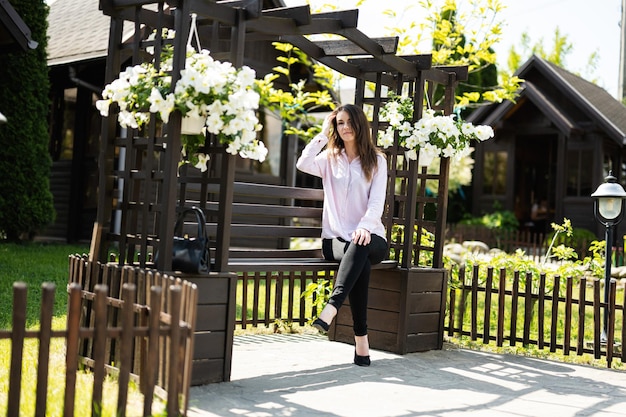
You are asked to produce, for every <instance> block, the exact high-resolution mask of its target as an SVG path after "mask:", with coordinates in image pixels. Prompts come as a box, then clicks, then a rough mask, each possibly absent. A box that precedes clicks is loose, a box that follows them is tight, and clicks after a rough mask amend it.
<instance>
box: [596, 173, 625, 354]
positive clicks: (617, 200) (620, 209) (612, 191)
mask: <svg viewBox="0 0 626 417" xmlns="http://www.w3.org/2000/svg"><path fill="white" fill-rule="evenodd" d="M591 197H593V198H594V214H595V216H596V219H597V220H598V221H599V222H600V223H602V224H603V225H604V226H605V238H606V250H605V256H606V259H605V261H604V305H605V308H604V328H603V330H602V341H603V342H606V340H607V335H608V324H609V286H610V285H609V284H610V282H611V258H612V254H613V231H614V228H615V226H617V224H619V222H621V221H622V218H623V217H624V199H626V191H624V188H623V187H622V186H621V185H620V184H618V182H617V178H615V177H614V176H613V175H612V172H611V171H609V175H608V176H607V177H606V178H605V182H604V183H603V184H600V186H598V188H597V189H596V191H594V193H593V194H591Z"/></svg>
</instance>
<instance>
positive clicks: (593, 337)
mask: <svg viewBox="0 0 626 417" xmlns="http://www.w3.org/2000/svg"><path fill="white" fill-rule="evenodd" d="M603 281H604V280H599V279H592V278H580V279H573V278H571V277H569V278H565V279H563V278H561V277H559V276H554V277H550V278H549V277H547V276H546V275H545V274H541V275H540V276H538V277H537V276H533V275H532V274H531V273H527V274H522V273H520V272H517V271H516V272H514V273H513V274H507V272H506V270H505V269H500V270H499V273H497V274H496V273H495V272H494V268H493V267H487V268H484V269H481V268H479V267H478V266H473V267H472V268H471V273H469V274H466V270H465V269H464V268H461V270H460V273H459V285H455V286H451V287H450V289H449V299H448V309H447V317H446V327H445V329H446V331H447V334H448V335H449V336H469V337H470V338H471V340H473V341H482V343H484V344H489V343H493V342H495V343H496V345H497V346H500V347H501V346H504V345H505V342H508V344H509V345H510V346H516V345H518V344H521V345H523V346H531V345H535V346H536V347H537V348H538V349H549V351H550V352H557V351H561V352H562V353H563V354H564V355H570V354H571V353H575V354H577V355H583V354H591V355H593V357H594V358H595V359H601V357H604V358H605V359H606V363H607V367H611V363H612V361H613V360H614V359H619V360H621V362H622V363H626V351H624V350H623V349H621V343H622V342H623V341H624V340H626V326H625V325H624V323H626V298H625V297H624V292H625V288H624V284H620V285H619V287H618V284H617V282H616V281H615V280H614V279H611V280H610V283H609V292H608V303H605V302H604V299H605V292H604V291H605V289H604V283H603ZM605 314H606V325H605ZM605 327H606V329H605ZM604 330H606V332H605V331H604ZM607 346H613V349H607Z"/></svg>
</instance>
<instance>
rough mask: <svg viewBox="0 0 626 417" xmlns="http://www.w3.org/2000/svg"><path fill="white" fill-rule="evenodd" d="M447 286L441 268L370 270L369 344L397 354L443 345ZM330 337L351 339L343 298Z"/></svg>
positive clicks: (331, 338) (445, 276) (349, 341)
mask: <svg viewBox="0 0 626 417" xmlns="http://www.w3.org/2000/svg"><path fill="white" fill-rule="evenodd" d="M446 288H447V271H446V270H445V269H432V268H411V269H400V268H397V269H378V270H377V269H373V270H372V275H371V278H370V285H369V301H368V336H369V343H370V347H371V348H372V349H377V350H384V351H387V352H393V353H398V354H401V355H404V354H406V353H411V352H423V351H427V350H433V349H441V348H442V346H443V333H444V332H443V320H444V317H445V308H446ZM328 338H329V339H330V340H335V341H338V342H345V343H350V344H354V331H353V330H352V313H351V312H350V305H349V302H348V301H347V300H346V303H345V304H344V306H342V307H341V309H340V310H339V314H337V317H336V319H335V320H334V321H333V324H332V325H331V327H330V329H329V332H328Z"/></svg>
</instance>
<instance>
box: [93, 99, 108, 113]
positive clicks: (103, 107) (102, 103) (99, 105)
mask: <svg viewBox="0 0 626 417" xmlns="http://www.w3.org/2000/svg"><path fill="white" fill-rule="evenodd" d="M110 105H111V100H97V101H96V109H98V111H99V112H100V114H101V115H103V116H104V117H108V116H109V106H110Z"/></svg>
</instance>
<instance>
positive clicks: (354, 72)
mask: <svg viewBox="0 0 626 417" xmlns="http://www.w3.org/2000/svg"><path fill="white" fill-rule="evenodd" d="M279 40H280V42H288V43H290V44H292V45H293V46H295V47H297V48H300V49H301V50H302V51H303V52H304V53H305V54H307V55H308V56H309V57H311V58H313V59H315V60H317V61H319V62H321V63H322V64H324V65H326V66H328V67H330V68H332V69H334V70H335V71H339V72H340V73H342V74H344V75H348V76H350V77H353V78H359V79H364V80H366V81H371V82H376V76H375V75H373V74H372V73H369V74H368V73H366V72H363V71H361V69H360V68H359V67H358V66H356V65H354V64H351V63H350V62H346V61H344V60H342V59H339V58H337V57H334V56H326V55H325V54H324V51H323V50H322V48H320V47H319V46H317V45H316V44H315V43H314V42H312V41H310V40H309V39H307V38H305V37H304V36H281V37H280V38H279ZM383 84H385V85H389V86H392V85H393V77H391V76H385V77H384V79H383Z"/></svg>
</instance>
